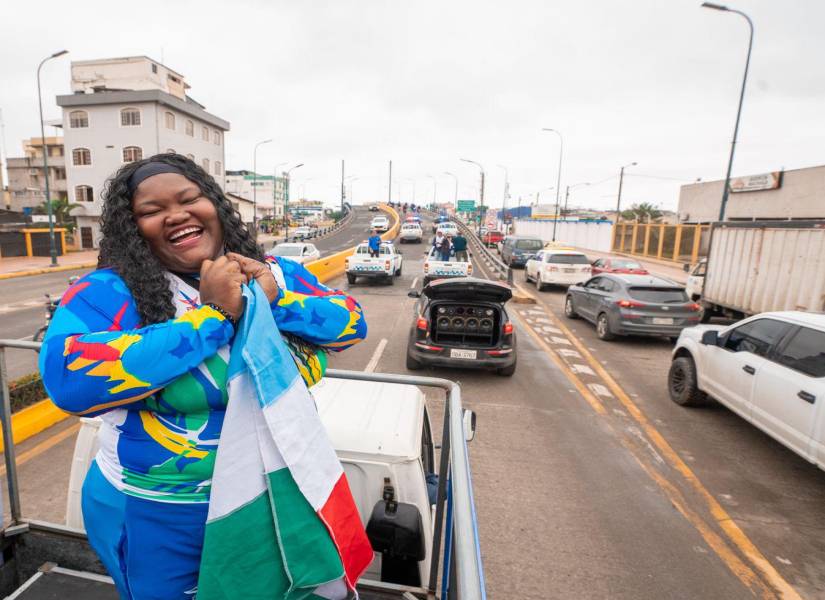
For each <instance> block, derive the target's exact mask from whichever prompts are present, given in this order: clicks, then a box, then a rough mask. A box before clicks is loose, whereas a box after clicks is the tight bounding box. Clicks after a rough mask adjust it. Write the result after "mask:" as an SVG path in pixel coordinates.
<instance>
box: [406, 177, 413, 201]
mask: <svg viewBox="0 0 825 600" xmlns="http://www.w3.org/2000/svg"><path fill="white" fill-rule="evenodd" d="M404 181H406V182H407V183H411V184H412V204H415V179H412V178H410V177H408V178H406V179H405V180H404Z"/></svg>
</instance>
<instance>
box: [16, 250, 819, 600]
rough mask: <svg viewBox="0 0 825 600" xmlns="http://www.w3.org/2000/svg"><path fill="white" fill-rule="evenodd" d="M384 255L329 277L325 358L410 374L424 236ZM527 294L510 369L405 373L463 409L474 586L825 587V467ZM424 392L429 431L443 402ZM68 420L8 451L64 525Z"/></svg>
mask: <svg viewBox="0 0 825 600" xmlns="http://www.w3.org/2000/svg"><path fill="white" fill-rule="evenodd" d="M398 248H399V250H400V251H401V252H402V253H403V254H404V256H405V263H404V270H403V275H402V276H401V277H400V278H398V279H396V280H395V282H394V284H393V285H391V286H390V285H386V284H382V283H377V282H364V283H361V281H360V280H359V282H358V283H356V284H354V285H348V284H347V283H346V281H345V280H344V279H343V278H340V279H338V280H335V281H333V282H332V285H334V286H337V287H341V288H344V289H348V290H349V292H350V293H351V294H353V295H354V296H355V297H356V298H357V299H358V300H359V302H360V303H361V304H362V306H363V307H364V311H365V315H366V317H367V322H368V324H369V331H370V334H369V337H368V339H367V340H366V341H365V342H364V343H362V344H359V345H358V346H355V347H353V348H352V349H350V350H347V351H345V352H342V353H340V354H334V355H332V356H331V359H330V366H331V367H335V368H345V369H357V370H361V369H364V368H365V367H366V366H367V365H368V364H374V365H375V371H377V372H391V373H406V372H407V371H406V368H405V366H404V358H405V349H406V343H407V336H408V333H409V327H410V326H411V322H412V320H413V316H414V303H415V301H414V300H413V299H411V298H408V297H407V292H408V291H409V290H410V289H411V288H414V287H415V288H420V287H421V277H422V258H423V250H424V247H423V246H422V245H399V246H398ZM480 266H481V265H480V264H479V263H478V262H476V272H477V273H478V274H481V275H483V274H484V269H483V268H479V267H480ZM522 278H523V272H521V271H518V272H517V273H516V281H517V282H521V281H522ZM536 296H537V298H538V300H539V302H538V303H537V304H515V303H510V304H508V312H509V313H510V316H511V319H512V320H513V322H514V323H515V326H516V332H517V335H518V343H519V349H518V353H519V365H518V369H517V371H516V374H515V375H514V376H513V377H511V378H507V377H500V376H497V375H494V374H491V373H485V372H476V371H460V370H453V369H426V370H424V371H421V372H417V373H419V374H429V375H435V376H439V377H447V378H450V379H454V380H457V381H459V382H460V383H461V386H462V394H463V398H464V402H465V405H466V406H468V407H470V408H472V409H473V410H475V411H476V412H477V414H478V430H477V435H476V438H475V440H474V441H473V442H472V443H471V444H470V460H471V464H472V471H473V483H474V494H475V500H476V503H477V510H478V519H479V528H480V541H481V547H482V555H483V559H484V565H485V569H486V576H487V586H488V591H489V597H490V598H519V599H544V598H565V599H567V598H577V599H578V598H628V599H631V598H633V599H651V600H653V599H656V600H658V599H660V598H668V599H670V598H685V599H688V598H690V599H694V598H702V599H704V598H708V599H711V598H712V599H716V598H726V599H727V598H753V597H762V598H773V597H785V598H795V597H805V598H818V597H825V575H823V574H825V546H824V545H823V541H822V529H823V523H825V505H823V503H822V498H823V496H825V474H823V473H822V472H820V471H818V470H817V469H815V468H814V467H811V466H810V465H808V464H807V463H805V462H804V461H802V460H801V459H799V458H797V457H796V456H795V455H793V454H792V453H790V452H788V451H787V450H785V449H784V448H783V447H782V446H780V445H779V444H777V443H775V442H773V441H772V440H770V439H769V438H767V436H764V435H763V434H761V433H759V432H758V431H757V430H755V429H754V428H752V427H750V426H749V425H747V424H746V423H744V422H743V421H742V420H741V419H739V418H737V417H735V416H734V415H732V414H731V413H730V412H729V411H727V410H725V409H723V408H721V407H719V406H710V407H708V408H705V409H700V410H695V409H694V410H687V409H683V408H681V407H678V406H676V405H674V404H672V403H671V402H670V400H669V399H667V395H666V388H665V387H664V378H665V373H666V369H667V365H668V362H669V352H670V347H671V346H670V344H669V343H667V342H663V341H657V340H619V341H615V342H611V343H608V342H602V341H600V340H598V339H597V338H596V337H595V333H594V332H593V328H592V326H591V325H589V324H587V323H585V322H583V321H569V320H565V319H564V318H563V317H561V316H560V315H561V306H562V304H561V302H562V297H563V293H562V292H561V291H549V292H544V293H542V294H536ZM384 339H386V340H387V342H386V343H385V344H382V340H384ZM588 356H592V362H591V361H590V360H589V359H588ZM427 397H428V403H429V407H430V412H431V414H432V415H433V416H434V417H436V419H435V420H436V422H435V423H434V430H435V431H440V427H439V423H438V420H439V419H438V418H437V417H438V415H439V414H440V411H441V410H442V408H443V400H442V398H441V397H440V394H438V393H435V392H433V393H430V392H427ZM75 426H76V425H75V421H74V420H73V419H70V420H67V421H66V422H64V423H62V424H60V425H58V426H56V427H54V428H52V429H51V430H48V431H46V432H43V433H42V434H41V435H40V436H39V437H38V438H37V439H33V440H29V441H28V442H26V443H24V444H23V445H22V446H21V447H20V448H19V449H18V456H19V457H21V458H23V457H26V460H25V462H24V464H22V465H21V467H20V478H21V489H22V491H23V507H24V513H25V514H26V515H28V516H31V517H35V518H39V519H47V520H58V521H59V520H62V519H63V517H64V514H65V498H66V489H67V485H68V474H69V466H70V464H71V453H72V450H73V445H74V441H73V440H74V437H73V429H72V428H74V427H75ZM788 584H790V585H789V587H787V588H786V589H784V590H783V589H782V586H783V585H788Z"/></svg>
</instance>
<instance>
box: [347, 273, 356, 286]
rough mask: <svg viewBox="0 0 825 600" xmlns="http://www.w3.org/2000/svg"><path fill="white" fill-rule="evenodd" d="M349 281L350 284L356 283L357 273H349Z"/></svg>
mask: <svg viewBox="0 0 825 600" xmlns="http://www.w3.org/2000/svg"><path fill="white" fill-rule="evenodd" d="M347 283H349V284H353V283H355V275H352V274H351V273H347Z"/></svg>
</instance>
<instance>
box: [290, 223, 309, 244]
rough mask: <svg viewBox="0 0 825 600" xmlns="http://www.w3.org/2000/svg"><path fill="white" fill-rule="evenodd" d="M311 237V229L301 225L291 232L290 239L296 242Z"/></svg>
mask: <svg viewBox="0 0 825 600" xmlns="http://www.w3.org/2000/svg"><path fill="white" fill-rule="evenodd" d="M311 235H312V227H307V226H306V225H301V226H300V227H298V228H296V229H295V231H293V232H292V237H294V238H295V239H298V240H303V239H306V238H308V237H310V236H311Z"/></svg>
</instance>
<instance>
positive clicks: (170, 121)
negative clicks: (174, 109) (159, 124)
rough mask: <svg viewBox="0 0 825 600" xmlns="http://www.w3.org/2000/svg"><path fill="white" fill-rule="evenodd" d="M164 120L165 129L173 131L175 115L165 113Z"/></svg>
mask: <svg viewBox="0 0 825 600" xmlns="http://www.w3.org/2000/svg"><path fill="white" fill-rule="evenodd" d="M164 119H165V120H166V129H174V128H175V115H173V114H172V113H170V112H167V113H166V114H165V115H164Z"/></svg>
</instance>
